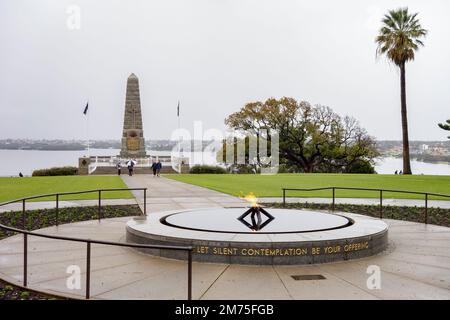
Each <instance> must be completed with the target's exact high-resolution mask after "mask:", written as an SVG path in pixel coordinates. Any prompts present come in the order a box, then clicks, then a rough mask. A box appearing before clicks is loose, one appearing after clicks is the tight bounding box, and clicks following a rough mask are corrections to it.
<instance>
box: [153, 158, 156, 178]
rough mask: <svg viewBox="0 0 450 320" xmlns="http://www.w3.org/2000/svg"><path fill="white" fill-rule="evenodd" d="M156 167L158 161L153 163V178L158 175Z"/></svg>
mask: <svg viewBox="0 0 450 320" xmlns="http://www.w3.org/2000/svg"><path fill="white" fill-rule="evenodd" d="M156 167H157V165H156V162H155V161H153V163H152V171H153V178H154V177H156Z"/></svg>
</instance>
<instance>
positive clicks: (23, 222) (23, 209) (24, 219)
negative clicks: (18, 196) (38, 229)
mask: <svg viewBox="0 0 450 320" xmlns="http://www.w3.org/2000/svg"><path fill="white" fill-rule="evenodd" d="M25 225H26V217H25V199H22V227H23V230H26V227H25Z"/></svg>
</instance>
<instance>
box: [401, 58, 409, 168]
mask: <svg viewBox="0 0 450 320" xmlns="http://www.w3.org/2000/svg"><path fill="white" fill-rule="evenodd" d="M400 86H401V103H402V135H403V174H411V173H412V172H411V162H410V159H409V138H408V115H407V111H406V80H405V62H403V63H402V64H401V65H400Z"/></svg>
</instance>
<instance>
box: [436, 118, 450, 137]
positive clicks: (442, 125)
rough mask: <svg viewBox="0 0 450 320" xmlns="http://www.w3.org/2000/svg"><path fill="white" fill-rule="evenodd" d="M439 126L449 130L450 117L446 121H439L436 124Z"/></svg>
mask: <svg viewBox="0 0 450 320" xmlns="http://www.w3.org/2000/svg"><path fill="white" fill-rule="evenodd" d="M438 126H439V128H441V129H444V130H447V131H450V119H448V120H447V123H439V124H438ZM447 138H449V139H450V136H448V137H447Z"/></svg>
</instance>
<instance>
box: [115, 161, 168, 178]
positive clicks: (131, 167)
mask: <svg viewBox="0 0 450 320" xmlns="http://www.w3.org/2000/svg"><path fill="white" fill-rule="evenodd" d="M136 163H137V161H136V160H133V159H130V160H128V161H127V163H126V165H127V169H128V175H129V176H132V175H133V170H134V166H135V165H136ZM116 168H117V174H118V175H119V176H120V175H121V174H122V163H121V162H120V161H119V162H118V163H117V165H116ZM151 168H152V171H153V176H154V177H159V175H160V172H161V168H162V163H161V161H159V160H158V161H156V162H155V161H153V163H152V166H151Z"/></svg>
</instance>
